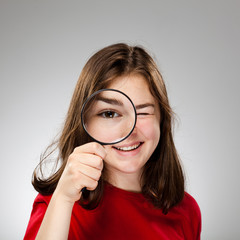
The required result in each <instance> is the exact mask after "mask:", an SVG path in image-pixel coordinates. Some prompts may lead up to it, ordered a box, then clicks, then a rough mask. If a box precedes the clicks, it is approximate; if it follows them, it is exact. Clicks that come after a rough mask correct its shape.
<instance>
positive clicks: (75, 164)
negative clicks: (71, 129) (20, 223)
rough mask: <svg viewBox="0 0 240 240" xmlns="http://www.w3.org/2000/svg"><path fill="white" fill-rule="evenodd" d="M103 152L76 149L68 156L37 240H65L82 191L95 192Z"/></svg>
mask: <svg viewBox="0 0 240 240" xmlns="http://www.w3.org/2000/svg"><path fill="white" fill-rule="evenodd" d="M105 155H106V154H105V150H104V148H103V147H102V146H101V145H99V144H97V143H88V144H85V145H83V146H80V147H77V148H76V149H75V150H74V152H73V153H72V154H71V155H70V156H69V159H68V162H67V164H66V167H65V169H64V171H63V174H62V176H61V178H60V180H59V182H58V185H57V188H56V190H55V192H54V193H53V196H52V199H51V201H50V203H49V205H48V208H47V211H46V213H45V216H44V218H43V221H42V224H41V226H40V228H39V231H38V234H37V237H36V239H37V240H42V239H44V240H48V239H51V240H52V239H58V240H61V239H62V240H66V239H67V238H68V232H69V226H70V220H71V214H72V209H73V205H74V203H75V202H76V201H77V200H79V199H80V197H81V189H82V188H83V187H87V189H88V190H94V189H95V188H96V187H97V185H98V180H99V178H100V176H101V171H102V168H103V158H104V157H105Z"/></svg>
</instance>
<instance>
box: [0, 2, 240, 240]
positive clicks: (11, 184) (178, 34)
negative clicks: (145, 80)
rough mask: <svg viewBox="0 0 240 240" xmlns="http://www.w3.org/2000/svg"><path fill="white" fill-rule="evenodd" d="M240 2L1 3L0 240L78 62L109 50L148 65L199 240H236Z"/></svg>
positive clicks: (61, 109)
mask: <svg viewBox="0 0 240 240" xmlns="http://www.w3.org/2000/svg"><path fill="white" fill-rule="evenodd" d="M239 9H240V1H232V0H228V1H227V0H226V1H222V0H219V1H218V0H204V1H202V0H201V1H200V0H199V1H187V0H186V1H184V0H176V1H171V0H168V1H167V0H166V1H154V0H148V1H126V0H121V1H110V0H109V1H103V0H102V1H91V0H89V1H53V0H41V1H36V0H35V1H34V0H32V1H30V0H28V1H27V0H22V1H20V0H19V1H17V0H16V1H11V0H8V1H3V0H1V1H0V34H1V36H0V81H1V82H0V84H1V85H0V110H1V113H0V114H1V118H0V146H1V151H0V156H1V160H0V161H1V162H0V163H1V168H0V171H1V174H0V183H1V200H0V201H1V202H0V203H1V205H0V206H1V209H0V210H1V214H0V238H1V239H21V238H22V237H23V235H24V232H25V229H26V226H27V223H28V220H29V215H30V212H31V208H32V203H33V200H34V198H35V196H36V192H35V191H34V190H33V188H32V186H31V174H32V171H33V169H34V167H35V166H36V164H37V163H38V160H39V155H40V153H42V152H43V150H44V149H45V147H46V146H47V145H48V144H49V143H50V142H51V140H52V138H53V137H54V136H55V135H56V133H57V132H58V131H59V129H60V128H61V126H62V122H63V120H64V117H65V114H66V111H67V109H68V105H69V101H70V98H71V95H72V92H73V89H74V86H75V83H76V81H77V79H78V76H79V74H80V72H81V69H82V67H83V65H84V64H85V62H86V60H87V59H88V58H89V57H90V56H91V55H92V54H93V53H94V52H95V51H97V50H98V49H100V48H102V47H104V46H106V45H109V44H112V43H116V42H121V41H124V42H127V43H130V44H141V45H143V46H145V47H146V48H147V49H148V50H149V51H150V52H151V53H152V54H153V55H154V57H155V59H156V61H157V62H158V65H159V67H160V69H161V72H162V74H163V76H164V79H165V81H166V85H167V88H168V93H169V98H170V102H171V105H172V107H173V109H174V110H175V112H176V113H177V115H178V118H179V121H178V124H177V127H176V129H175V133H174V136H175V140H176V145H177V148H178V150H179V154H180V156H181V158H182V161H183V164H184V167H185V171H186V179H187V190H188V191H189V192H190V193H191V194H192V195H193V196H194V197H195V199H196V200H197V201H198V203H199V205H200V208H201V211H202V220H203V230H202V239H210V240H211V239H216V240H219V239H227V240H230V239H240V228H239V222H240V217H239V215H240V211H239V196H240V194H239V177H238V172H239V166H240V164H239V153H240V152H239V149H240V146H239V140H238V137H239V122H240V114H239V102H240V101H239V100H240V99H239V98H240V97H239V68H240V67H239V60H240V59H239V56H240V51H239V43H240V30H239V23H240V15H239Z"/></svg>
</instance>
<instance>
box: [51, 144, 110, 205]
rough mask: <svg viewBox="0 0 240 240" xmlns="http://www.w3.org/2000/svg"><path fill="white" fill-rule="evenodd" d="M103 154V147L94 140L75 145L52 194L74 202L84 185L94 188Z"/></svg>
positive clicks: (104, 153) (78, 197)
mask: <svg viewBox="0 0 240 240" xmlns="http://www.w3.org/2000/svg"><path fill="white" fill-rule="evenodd" d="M105 156H106V151H105V149H104V147H103V146H102V145H100V144H98V143H95V142H91V143H87V144H84V145H82V146H80V147H76V148H75V149H74V151H73V152H72V154H71V155H70V156H69V158H68V161H67V164H66V166H65V169H64V171H63V173H62V176H61V178H60V180H59V182H58V185H57V188H56V190H55V192H54V195H55V196H56V195H57V196H58V197H61V198H62V199H64V201H68V202H70V203H74V202H75V201H77V200H79V199H80V197H81V194H82V193H81V190H82V189H83V188H84V187H86V188H87V189H88V190H94V189H95V188H96V187H97V185H98V180H99V178H100V176H101V173H102V169H103V159H104V158H105Z"/></svg>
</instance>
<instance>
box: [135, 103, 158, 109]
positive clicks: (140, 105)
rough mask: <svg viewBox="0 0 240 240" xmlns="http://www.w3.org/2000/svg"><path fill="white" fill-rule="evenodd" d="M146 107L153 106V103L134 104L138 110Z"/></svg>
mask: <svg viewBox="0 0 240 240" xmlns="http://www.w3.org/2000/svg"><path fill="white" fill-rule="evenodd" d="M147 107H153V108H154V107H155V105H154V104H152V103H144V104H139V105H136V106H135V108H136V109H137V110H139V109H142V108H147Z"/></svg>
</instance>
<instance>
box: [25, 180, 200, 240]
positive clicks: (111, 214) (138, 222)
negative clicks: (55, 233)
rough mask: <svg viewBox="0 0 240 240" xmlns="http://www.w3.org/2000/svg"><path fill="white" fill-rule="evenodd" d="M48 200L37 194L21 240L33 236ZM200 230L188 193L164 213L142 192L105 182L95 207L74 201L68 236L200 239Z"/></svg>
mask: <svg viewBox="0 0 240 240" xmlns="http://www.w3.org/2000/svg"><path fill="white" fill-rule="evenodd" d="M50 199H51V196H42V195H40V194H38V196H37V197H36V199H35V201H34V204H33V210H32V213H31V217H30V221H29V224H28V227H27V230H26V234H25V237H24V240H28V239H35V237H36V235H37V232H38V229H39V227H40V225H41V222H42V219H43V217H44V214H45V212H46V209H47V206H48V204H49V202H50ZM200 233H201V213H200V209H199V207H198V204H197V202H196V201H195V200H194V199H193V197H192V196H190V195H189V194H188V193H185V197H184V199H183V201H182V202H181V203H180V204H179V205H177V206H175V207H173V208H172V209H170V211H169V212H168V214H167V215H164V214H163V213H162V211H161V209H156V208H154V206H153V205H152V204H151V203H149V202H148V201H147V200H146V199H145V198H144V196H143V195H142V194H141V193H133V192H128V191H125V190H122V189H119V188H116V187H114V186H112V185H109V184H106V186H105V192H104V197H103V201H102V202H101V203H100V204H99V206H98V207H97V208H96V209H94V210H85V209H83V208H82V207H81V206H80V205H79V204H78V203H77V202H76V203H75V205H74V207H73V211H72V217H71V223H70V230H69V237H68V239H69V240H78V239H79V240H85V239H87V240H94V239H97V240H99V239H104V240H121V239H124V240H127V239H131V240H133V239H134V240H135V239H137V240H142V239H144V240H146V239H150V240H154V239H158V240H160V239H164V240H165V239H170V240H178V239H185V240H199V239H200Z"/></svg>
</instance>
